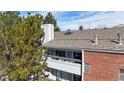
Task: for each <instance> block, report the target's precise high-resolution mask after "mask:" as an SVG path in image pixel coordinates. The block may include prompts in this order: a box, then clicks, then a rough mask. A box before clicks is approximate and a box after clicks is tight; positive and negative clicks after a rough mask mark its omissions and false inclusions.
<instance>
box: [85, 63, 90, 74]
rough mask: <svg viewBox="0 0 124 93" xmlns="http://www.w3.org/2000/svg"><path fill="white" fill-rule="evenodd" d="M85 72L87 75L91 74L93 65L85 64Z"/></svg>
mask: <svg viewBox="0 0 124 93" xmlns="http://www.w3.org/2000/svg"><path fill="white" fill-rule="evenodd" d="M84 71H85V73H88V74H89V73H91V65H90V64H84Z"/></svg>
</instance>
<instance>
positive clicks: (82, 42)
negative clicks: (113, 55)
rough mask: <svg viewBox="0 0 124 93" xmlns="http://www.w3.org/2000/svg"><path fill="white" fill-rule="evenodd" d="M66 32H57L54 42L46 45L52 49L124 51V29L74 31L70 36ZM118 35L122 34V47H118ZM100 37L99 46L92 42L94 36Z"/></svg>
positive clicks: (45, 45)
mask: <svg viewBox="0 0 124 93" xmlns="http://www.w3.org/2000/svg"><path fill="white" fill-rule="evenodd" d="M64 33H65V32H55V38H54V40H51V41H49V42H47V43H45V44H43V46H44V47H50V48H70V49H103V50H124V27H115V28H107V29H105V28H101V29H87V30H83V31H73V32H71V33H70V34H69V35H65V34H64ZM117 33H120V35H121V39H122V45H118V44H117V42H118V37H117ZM95 34H97V36H98V44H97V45H95V44H94V43H93V42H92V41H93V40H94V35H95Z"/></svg>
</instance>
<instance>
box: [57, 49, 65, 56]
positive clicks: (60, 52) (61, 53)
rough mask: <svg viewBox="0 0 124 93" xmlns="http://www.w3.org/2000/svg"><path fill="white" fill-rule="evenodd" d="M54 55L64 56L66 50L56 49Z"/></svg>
mask: <svg viewBox="0 0 124 93" xmlns="http://www.w3.org/2000/svg"><path fill="white" fill-rule="evenodd" d="M56 56H60V57H66V52H65V51H61V50H56Z"/></svg>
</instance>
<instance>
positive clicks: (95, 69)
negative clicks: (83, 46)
mask: <svg viewBox="0 0 124 93" xmlns="http://www.w3.org/2000/svg"><path fill="white" fill-rule="evenodd" d="M84 63H85V64H90V65H91V73H89V74H87V73H85V71H84V73H83V74H84V80H95V81H96V80H106V81H108V80H119V71H120V69H124V55H122V54H114V53H102V52H87V51H85V52H84Z"/></svg>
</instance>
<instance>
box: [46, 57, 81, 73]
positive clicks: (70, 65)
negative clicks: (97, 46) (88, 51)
mask: <svg viewBox="0 0 124 93" xmlns="http://www.w3.org/2000/svg"><path fill="white" fill-rule="evenodd" d="M46 62H47V63H48V67H50V68H54V69H58V70H62V71H66V72H69V73H73V74H77V75H81V63H82V61H81V60H78V59H72V58H66V57H58V56H52V55H47V59H46Z"/></svg>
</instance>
